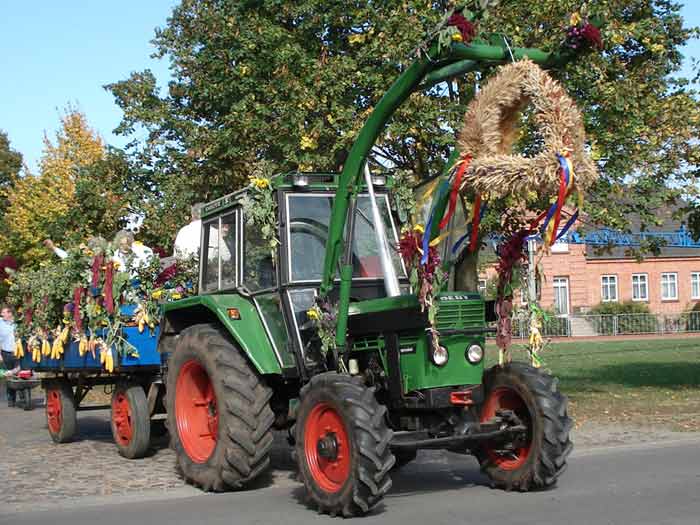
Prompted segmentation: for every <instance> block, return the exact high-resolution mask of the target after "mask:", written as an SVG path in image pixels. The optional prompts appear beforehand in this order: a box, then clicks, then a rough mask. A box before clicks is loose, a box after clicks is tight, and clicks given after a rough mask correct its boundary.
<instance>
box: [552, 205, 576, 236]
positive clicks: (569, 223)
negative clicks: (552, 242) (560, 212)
mask: <svg viewBox="0 0 700 525" xmlns="http://www.w3.org/2000/svg"><path fill="white" fill-rule="evenodd" d="M576 219H578V210H576V211H575V212H574V214H573V215H572V216H571V217H570V218H569V220H568V221H566V224H565V225H564V227H563V228H562V229H561V232H559V235H557V237H556V240H557V241H558V240H559V239H561V238H562V237H563V236H564V235H566V232H568V231H569V228H571V227H572V226H573V225H574V223H575V222H576Z"/></svg>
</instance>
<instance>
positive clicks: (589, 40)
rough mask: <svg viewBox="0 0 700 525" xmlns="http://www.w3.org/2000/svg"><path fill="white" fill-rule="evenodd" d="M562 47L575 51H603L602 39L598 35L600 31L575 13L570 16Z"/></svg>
mask: <svg viewBox="0 0 700 525" xmlns="http://www.w3.org/2000/svg"><path fill="white" fill-rule="evenodd" d="M564 46H565V47H568V48H569V49H573V50H575V51H581V50H586V49H598V50H600V49H603V37H602V35H601V34H600V29H598V28H597V27H596V26H594V25H593V24H591V23H590V22H589V21H588V19H587V18H585V17H583V16H582V15H581V14H580V13H578V12H576V13H573V14H572V15H571V19H570V20H569V28H568V29H567V30H566V40H565V41H564Z"/></svg>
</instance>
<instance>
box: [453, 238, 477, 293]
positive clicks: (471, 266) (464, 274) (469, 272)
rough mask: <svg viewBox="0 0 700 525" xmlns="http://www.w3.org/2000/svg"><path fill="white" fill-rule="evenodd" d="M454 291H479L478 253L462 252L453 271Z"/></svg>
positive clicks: (466, 250)
mask: <svg viewBox="0 0 700 525" xmlns="http://www.w3.org/2000/svg"><path fill="white" fill-rule="evenodd" d="M453 289H454V290H459V291H462V292H476V291H478V290H479V251H478V250H477V251H475V252H474V253H469V250H468V249H465V250H464V255H462V256H460V258H459V259H458V261H457V264H455V269H454V288H453Z"/></svg>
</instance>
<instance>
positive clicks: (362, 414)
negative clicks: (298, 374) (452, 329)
mask: <svg viewBox="0 0 700 525" xmlns="http://www.w3.org/2000/svg"><path fill="white" fill-rule="evenodd" d="M385 416H386V407H384V406H382V405H380V404H379V403H378V402H377V400H376V398H375V396H374V389H371V388H367V387H365V386H364V385H362V383H360V382H358V381H357V380H355V379H353V378H351V377H350V376H346V375H340V374H336V373H325V374H319V375H317V376H314V377H313V378H311V381H310V382H309V383H308V384H307V385H305V386H304V388H302V390H301V401H300V404H299V411H298V418H297V423H296V457H297V461H298V463H299V472H300V474H301V478H302V480H303V481H304V486H305V487H306V491H307V494H308V495H309V498H310V499H311V501H312V503H313V504H314V505H315V506H316V507H317V508H318V511H319V512H320V513H324V512H327V513H329V514H331V515H332V516H336V515H342V516H345V517H349V516H357V515H362V514H365V513H366V512H368V511H369V510H370V509H371V508H372V507H373V506H375V505H376V504H377V503H378V502H379V501H380V500H381V499H382V498H383V497H384V495H385V494H386V493H387V491H388V490H389V489H390V488H391V478H390V477H389V470H391V468H392V467H393V465H394V456H393V455H392V453H391V450H390V448H389V441H390V440H391V436H392V433H391V430H389V428H388V427H387V424H386V420H385Z"/></svg>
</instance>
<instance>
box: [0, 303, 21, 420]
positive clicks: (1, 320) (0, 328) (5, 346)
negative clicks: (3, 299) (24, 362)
mask: <svg viewBox="0 0 700 525" xmlns="http://www.w3.org/2000/svg"><path fill="white" fill-rule="evenodd" d="M14 352H15V318H14V315H13V314H12V309H11V308H10V307H9V306H7V305H3V306H2V308H1V309H0V354H2V361H3V363H4V364H5V368H7V370H8V371H7V373H6V375H14V374H15V373H17V372H18V371H19V362H18V361H17V359H16V358H15V353H14ZM5 388H6V389H7V406H8V407H13V406H15V400H16V395H17V393H16V392H15V391H14V390H11V389H10V386H9V384H6V385H5Z"/></svg>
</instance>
